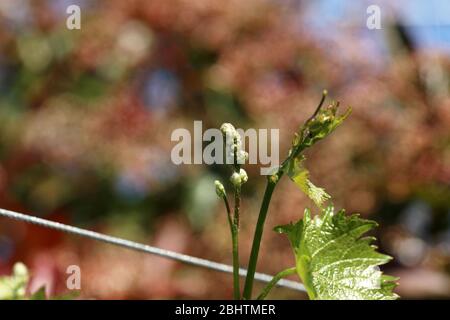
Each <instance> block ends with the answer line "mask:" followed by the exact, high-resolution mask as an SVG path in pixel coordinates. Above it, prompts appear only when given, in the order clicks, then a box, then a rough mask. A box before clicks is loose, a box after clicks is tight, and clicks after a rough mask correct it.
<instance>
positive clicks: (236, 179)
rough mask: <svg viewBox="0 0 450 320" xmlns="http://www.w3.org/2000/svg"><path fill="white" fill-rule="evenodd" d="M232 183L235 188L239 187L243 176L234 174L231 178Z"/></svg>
mask: <svg viewBox="0 0 450 320" xmlns="http://www.w3.org/2000/svg"><path fill="white" fill-rule="evenodd" d="M230 181H231V183H232V184H233V186H235V187H239V186H240V185H241V184H242V178H241V175H240V174H239V173H238V172H233V174H232V175H231V177H230Z"/></svg>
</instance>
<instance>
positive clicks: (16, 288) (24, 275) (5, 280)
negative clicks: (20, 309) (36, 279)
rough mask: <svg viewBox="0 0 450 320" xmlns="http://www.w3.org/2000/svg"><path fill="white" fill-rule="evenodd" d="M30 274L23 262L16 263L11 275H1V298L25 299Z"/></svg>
mask: <svg viewBox="0 0 450 320" xmlns="http://www.w3.org/2000/svg"><path fill="white" fill-rule="evenodd" d="M29 278H30V276H29V273H28V269H27V267H26V266H25V265H24V264H23V263H20V262H18V263H16V264H15V265H14V267H13V274H12V275H11V276H3V277H0V300H20V299H25V293H26V288H27V285H28V280H29Z"/></svg>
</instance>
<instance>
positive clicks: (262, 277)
mask: <svg viewBox="0 0 450 320" xmlns="http://www.w3.org/2000/svg"><path fill="white" fill-rule="evenodd" d="M0 216H3V217H6V218H10V219H14V220H19V221H23V222H26V223H31V224H35V225H39V226H42V227H45V228H50V229H55V230H58V231H62V232H65V233H69V234H74V235H77V236H80V237H84V238H89V239H92V240H97V241H100V242H105V243H109V244H113V245H116V246H120V247H124V248H127V249H131V250H135V251H141V252H145V253H149V254H154V255H157V256H161V257H164V258H168V259H173V260H176V261H180V262H183V263H186V264H190V265H194V266H199V267H203V268H207V269H211V270H215V271H220V272H225V273H232V272H233V268H232V266H230V265H226V264H223V263H218V262H214V261H210V260H206V259H202V258H197V257H193V256H189V255H186V254H182V253H178V252H174V251H170V250H166V249H161V248H158V247H153V246H149V245H145V244H141V243H137V242H134V241H130V240H126V239H122V238H118V237H113V236H109V235H106V234H102V233H98V232H94V231H90V230H86V229H81V228H78V227H73V226H70V225H66V224H62V223H59V222H54V221H50V220H47V219H42V218H38V217H35V216H30V215H27V214H23V213H19V212H15V211H10V210H5V209H1V208H0ZM239 274H240V276H241V277H244V276H245V275H246V274H247V270H246V269H243V268H240V269H239ZM272 278H273V276H271V275H268V274H265V273H259V272H257V273H256V274H255V279H256V280H259V281H261V282H269V281H270V280H272ZM277 285H278V286H280V287H286V288H290V289H293V290H298V291H305V287H304V286H303V284H301V283H299V282H296V281H292V280H286V279H281V280H280V281H279V282H278V284H277Z"/></svg>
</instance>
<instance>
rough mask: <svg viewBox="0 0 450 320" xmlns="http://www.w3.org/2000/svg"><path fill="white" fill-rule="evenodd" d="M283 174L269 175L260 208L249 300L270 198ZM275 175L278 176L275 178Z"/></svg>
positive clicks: (247, 292) (247, 291)
mask: <svg viewBox="0 0 450 320" xmlns="http://www.w3.org/2000/svg"><path fill="white" fill-rule="evenodd" d="M282 174H283V171H279V172H278V174H276V175H274V176H270V177H268V180H267V185H266V191H265V192H264V198H263V201H262V204H261V209H260V210H259V216H258V221H257V223H256V229H255V234H254V236H253V244H252V251H251V253H250V259H249V262H248V271H247V277H246V279H245V286H244V293H243V297H244V299H247V300H249V299H251V297H252V290H253V280H254V278H255V272H256V264H257V262H258V254H259V247H260V245H261V238H262V234H263V231H264V223H265V221H266V217H267V211H268V209H269V204H270V200H271V198H272V193H273V190H274V189H275V186H276V185H277V183H278V180H279V179H280V178H281V175H282ZM273 177H276V178H275V179H273Z"/></svg>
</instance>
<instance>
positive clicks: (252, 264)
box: [243, 90, 328, 300]
mask: <svg viewBox="0 0 450 320" xmlns="http://www.w3.org/2000/svg"><path fill="white" fill-rule="evenodd" d="M327 94H328V92H327V91H326V90H324V91H323V92H322V98H321V99H320V102H319V104H318V105H317V107H316V109H315V111H314V113H313V114H312V116H311V117H310V118H308V119H307V120H306V122H305V123H304V124H303V128H306V125H307V124H308V123H309V122H310V121H312V120H313V119H314V118H315V117H316V116H317V114H318V113H319V111H320V109H321V108H322V106H323V103H324V102H325V98H326V96H327ZM304 138H305V136H304V131H303V130H302V134H301V139H302V141H300V142H299V143H298V144H297V146H295V147H294V148H293V150H291V152H290V153H289V155H288V156H287V158H286V159H285V160H284V161H283V162H282V164H281V166H280V168H279V169H278V171H277V172H276V173H275V174H273V175H272V176H269V177H268V180H267V185H266V190H265V191H264V198H263V201H262V204H261V209H260V210H259V215H258V221H257V222H256V228H255V234H254V236H253V244H252V249H251V253H250V259H249V262H248V272H247V277H246V278H245V285H244V292H243V298H244V299H246V300H250V299H251V298H252V291H253V281H254V279H255V273H256V264H257V262H258V255H259V248H260V246H261V239H262V234H263V231H264V224H265V222H266V217H267V212H268V209H269V204H270V200H271V199H272V194H273V191H274V190H275V187H276V185H277V184H278V181H280V179H281V177H282V176H283V175H284V173H285V172H286V170H287V168H288V166H289V164H290V162H291V160H292V159H293V158H295V157H297V156H299V154H300V153H301V152H302V151H303V150H305V149H306V148H307V145H305V144H304V143H303V139H304Z"/></svg>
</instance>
